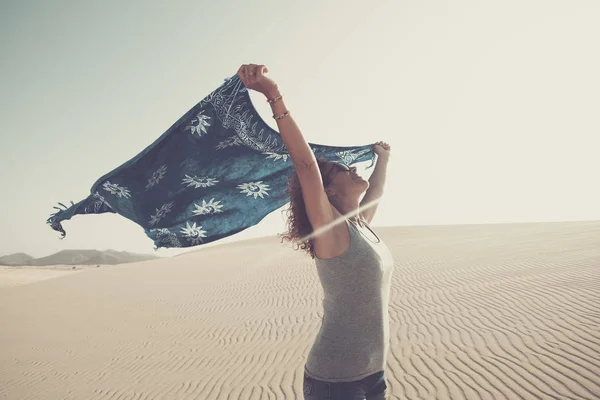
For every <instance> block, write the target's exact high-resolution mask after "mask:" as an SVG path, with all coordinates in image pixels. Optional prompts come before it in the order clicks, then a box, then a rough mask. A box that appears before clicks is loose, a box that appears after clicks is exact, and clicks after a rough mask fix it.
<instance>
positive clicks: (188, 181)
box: [181, 174, 219, 189]
mask: <svg viewBox="0 0 600 400" xmlns="http://www.w3.org/2000/svg"><path fill="white" fill-rule="evenodd" d="M181 183H182V184H183V185H187V186H194V187H195V188H196V189H198V188H200V187H203V188H206V187H211V186H214V185H216V184H217V183H219V181H218V180H216V179H215V178H208V177H204V178H198V177H197V176H196V175H194V176H189V175H187V174H186V175H185V178H184V179H183V180H182V181H181Z"/></svg>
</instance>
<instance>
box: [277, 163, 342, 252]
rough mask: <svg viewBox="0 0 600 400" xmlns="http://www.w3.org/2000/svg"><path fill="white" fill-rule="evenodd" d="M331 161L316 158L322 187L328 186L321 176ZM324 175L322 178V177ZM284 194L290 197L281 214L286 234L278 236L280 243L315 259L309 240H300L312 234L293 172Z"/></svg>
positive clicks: (300, 191) (297, 181)
mask: <svg viewBox="0 0 600 400" xmlns="http://www.w3.org/2000/svg"><path fill="white" fill-rule="evenodd" d="M329 164H331V161H327V160H325V159H323V158H317V165H318V166H319V170H320V171H321V176H322V179H323V186H324V187H327V185H329V183H330V181H329V176H328V175H327V174H323V171H324V170H325V169H326V168H325V167H327V166H328V165H329ZM323 175H324V176H323ZM286 193H287V194H288V196H289V197H290V202H289V206H288V208H287V209H285V210H283V212H285V213H286V215H287V228H288V230H287V232H285V233H283V234H278V236H280V237H281V242H282V243H283V241H284V240H287V241H290V242H293V243H294V244H295V245H296V248H295V250H304V251H305V252H306V253H308V255H310V257H311V258H312V259H314V258H315V250H314V247H313V244H312V241H311V240H310V239H306V240H302V239H303V238H305V237H306V236H308V235H310V234H311V233H312V232H313V227H312V225H311V223H310V220H309V219H308V215H307V214H306V208H305V206H304V198H303V197H302V187H301V186H300V180H299V178H298V174H297V173H296V172H294V173H293V174H292V175H291V176H290V177H289V179H288V185H287V191H286Z"/></svg>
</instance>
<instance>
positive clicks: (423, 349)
mask: <svg viewBox="0 0 600 400" xmlns="http://www.w3.org/2000/svg"><path fill="white" fill-rule="evenodd" d="M375 231H376V232H378V233H379V234H380V235H381V236H382V238H383V239H384V241H385V242H386V243H387V244H388V246H389V247H390V249H391V250H392V252H393V254H394V256H395V259H396V268H395V271H394V277H393V281H392V291H391V299H390V308H389V315H390V329H391V349H390V353H389V355H388V365H387V369H386V375H387V376H388V380H389V381H388V385H389V388H390V393H391V396H390V398H392V399H452V400H456V399H532V400H533V399H535V400H538V399H590V400H592V399H598V398H600V309H599V305H600V222H572V223H542V224H515V225H472V226H449V227H405V228H403V227H400V228H379V229H378V228H375ZM16 272H18V271H16V270H10V271H7V270H6V269H2V270H1V271H0V321H2V329H0V343H1V349H0V399H11V400H12V399H19V400H25V399H52V400H56V399H86V400H87V399H90V400H91V399H114V400H117V399H119V400H125V399H131V400H134V399H135V400H143V399H169V400H171V399H203V400H204V399H302V370H303V365H304V361H305V357H306V354H307V352H308V350H309V348H310V346H311V344H312V341H313V339H314V337H315V335H316V334H317V331H318V329H319V326H320V318H321V299H322V296H323V293H322V289H321V286H320V284H319V281H318V277H317V274H316V271H315V269H314V265H313V264H312V261H310V259H308V258H307V257H305V256H302V254H300V253H299V252H294V251H292V250H291V249H289V248H288V247H286V246H285V245H282V244H279V241H278V239H277V238H274V237H270V238H264V239H258V240H252V241H246V242H239V243H234V244H228V245H223V246H217V247H213V248H206V249H203V250H200V251H197V252H193V253H188V254H185V255H183V256H180V257H175V258H173V259H168V260H155V261H148V262H144V263H139V264H127V265H120V266H114V267H110V268H92V269H87V270H83V271H78V272H75V273H72V272H70V271H33V272H34V273H40V274H45V275H44V277H46V278H44V279H46V280H44V281H38V282H36V283H34V284H20V285H12V286H6V284H5V283H4V282H6V281H7V280H10V279H11V278H10V277H9V275H10V273H16ZM49 272H52V274H57V273H61V272H62V273H64V275H63V276H58V275H52V274H49ZM48 277H55V279H47V278H48ZM14 279H17V278H14ZM21 283H25V282H21Z"/></svg>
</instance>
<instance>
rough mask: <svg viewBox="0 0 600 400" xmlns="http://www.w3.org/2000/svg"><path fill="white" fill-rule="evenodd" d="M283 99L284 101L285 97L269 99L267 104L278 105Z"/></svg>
mask: <svg viewBox="0 0 600 400" xmlns="http://www.w3.org/2000/svg"><path fill="white" fill-rule="evenodd" d="M281 99H283V96H282V95H279V96H277V97H275V98H272V99H267V103H269V104H273V103H277V102H278V101H279V100H281Z"/></svg>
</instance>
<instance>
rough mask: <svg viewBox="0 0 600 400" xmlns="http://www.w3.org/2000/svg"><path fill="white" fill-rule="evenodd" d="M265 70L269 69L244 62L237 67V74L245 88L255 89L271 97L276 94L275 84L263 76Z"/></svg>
mask: <svg viewBox="0 0 600 400" xmlns="http://www.w3.org/2000/svg"><path fill="white" fill-rule="evenodd" d="M267 72H269V69H268V68H267V67H265V66H264V65H257V64H244V65H242V66H241V67H240V69H238V72H237V76H239V77H240V79H241V80H242V82H243V83H244V86H246V88H248V89H252V90H256V91H257V92H259V93H262V94H264V95H265V96H266V97H267V98H273V97H276V96H277V84H276V83H275V81H274V80H273V79H270V78H267V77H266V76H265V74H266V73H267Z"/></svg>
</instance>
